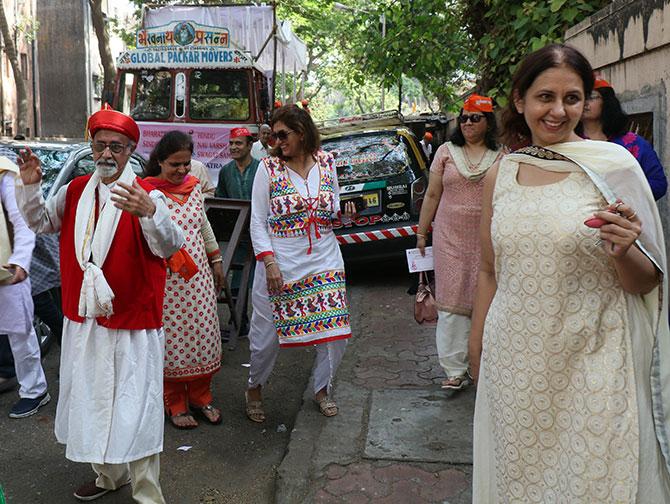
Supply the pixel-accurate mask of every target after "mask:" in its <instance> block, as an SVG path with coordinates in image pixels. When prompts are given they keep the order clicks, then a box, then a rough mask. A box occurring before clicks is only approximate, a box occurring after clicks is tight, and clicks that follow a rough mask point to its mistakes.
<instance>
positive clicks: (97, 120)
mask: <svg viewBox="0 0 670 504" xmlns="http://www.w3.org/2000/svg"><path fill="white" fill-rule="evenodd" d="M100 130H111V131H116V132H117V133H121V134H123V135H126V136H127V137H128V138H130V139H131V140H132V141H133V142H135V143H137V142H139V141H140V128H139V126H137V123H136V122H135V120H134V119H133V118H132V117H130V116H127V115H126V114H122V113H121V112H119V111H117V110H114V109H112V108H111V107H110V106H109V105H108V104H107V103H105V104H104V105H103V107H102V109H101V110H98V111H97V112H96V113H95V114H93V115H92V116H91V117H89V118H88V134H89V135H90V137H91V138H93V137H94V136H95V134H96V133H97V132H98V131H100Z"/></svg>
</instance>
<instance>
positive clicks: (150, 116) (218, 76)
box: [112, 21, 271, 177]
mask: <svg viewBox="0 0 670 504" xmlns="http://www.w3.org/2000/svg"><path fill="white" fill-rule="evenodd" d="M117 68H118V72H117V77H116V85H115V93H114V100H113V104H112V106H113V107H114V108H115V109H116V110H119V111H121V112H124V113H126V114H128V115H130V116H131V117H133V119H135V120H136V121H137V123H138V125H139V127H140V131H141V138H140V143H139V145H138V146H137V151H138V152H139V153H140V154H142V155H144V156H145V157H148V156H149V153H150V152H151V150H152V149H153V148H154V146H155V145H156V143H157V142H158V140H160V138H161V137H162V136H163V135H164V134H165V133H166V132H167V131H170V130H174V129H178V130H181V131H184V132H185V133H189V134H190V135H191V136H192V137H193V143H194V153H193V156H194V158H195V159H198V160H200V161H202V162H203V163H205V165H206V166H207V167H208V168H209V171H210V174H211V175H212V177H216V176H217V174H218V171H219V170H220V169H221V167H222V166H223V165H224V164H225V163H226V162H227V161H228V160H229V153H228V140H229V136H230V130H231V129H232V128H236V127H240V126H244V127H246V128H248V129H249V130H250V131H251V132H256V131H258V126H259V125H260V124H262V123H263V122H265V121H267V120H268V118H269V114H270V110H271V107H270V96H271V95H270V90H269V79H268V76H267V74H266V72H263V71H262V69H261V68H259V67H258V66H257V65H256V64H255V62H254V61H253V59H252V57H251V55H250V54H249V53H248V52H247V51H243V50H241V49H239V48H237V47H235V45H234V44H233V43H231V42H229V34H228V30H227V29H226V28H224V27H212V26H206V25H201V24H199V23H197V22H194V21H174V22H172V23H169V24H167V25H162V26H158V27H150V28H142V29H140V30H138V32H137V44H136V49H133V50H129V51H126V52H124V53H122V54H121V55H120V56H119V58H118V61H117Z"/></svg>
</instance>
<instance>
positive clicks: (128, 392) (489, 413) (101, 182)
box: [0, 44, 670, 504]
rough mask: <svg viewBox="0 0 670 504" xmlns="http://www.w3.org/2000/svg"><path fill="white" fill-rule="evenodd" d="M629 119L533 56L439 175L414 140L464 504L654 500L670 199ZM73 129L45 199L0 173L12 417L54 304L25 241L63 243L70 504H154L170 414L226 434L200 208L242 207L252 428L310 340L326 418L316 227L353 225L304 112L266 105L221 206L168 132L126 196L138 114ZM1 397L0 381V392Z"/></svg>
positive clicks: (340, 283) (1, 279)
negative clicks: (292, 354)
mask: <svg viewBox="0 0 670 504" xmlns="http://www.w3.org/2000/svg"><path fill="white" fill-rule="evenodd" d="M497 117H502V124H501V127H500V128H499V127H498V122H499V121H498V120H497ZM627 124H628V120H627V116H626V115H625V113H624V112H623V110H622V107H621V104H620V103H619V101H618V99H617V97H616V94H615V92H614V89H613V87H612V86H611V85H610V84H609V83H608V82H607V81H605V80H604V79H602V78H601V77H597V76H595V75H594V72H593V69H592V67H591V65H590V64H589V62H588V61H587V60H586V59H585V58H584V56H583V55H582V54H581V53H579V52H578V51H577V50H576V49H574V48H571V47H569V46H566V45H561V44H552V45H548V46H546V47H544V48H542V49H540V50H538V51H535V52H534V53H532V54H530V55H528V56H527V57H526V58H525V59H524V60H523V61H521V62H520V64H519V65H518V68H517V70H516V72H515V75H514V77H513V81H512V86H511V94H510V97H509V100H508V104H507V106H506V108H505V109H504V110H503V111H502V114H501V115H498V116H497V115H496V111H495V103H494V101H493V100H492V99H491V98H490V97H487V96H482V95H478V94H473V95H470V96H469V97H468V98H467V99H465V101H464V102H463V104H462V107H461V109H460V111H459V114H458V116H457V125H456V127H455V128H454V131H453V133H452V135H451V137H450V138H449V140H448V141H447V142H446V143H444V144H443V145H440V146H439V147H438V148H437V149H436V151H435V153H434V155H433V150H432V145H431V142H432V140H433V137H432V135H430V134H426V135H425V136H424V138H423V140H422V148H423V151H424V154H425V156H426V158H429V159H431V158H432V163H431V165H430V177H429V186H428V189H427V192H426V196H425V199H424V202H423V206H422V208H421V214H420V219H419V224H418V230H417V233H416V235H417V247H418V248H419V249H420V251H421V252H422V253H424V252H425V249H426V246H427V245H428V243H429V242H430V241H432V246H433V250H434V263H435V283H436V289H435V294H436V303H437V306H438V323H437V327H436V348H437V354H438V359H439V363H440V365H441V367H442V368H443V370H444V374H445V377H444V381H443V382H442V383H441V387H442V388H443V389H445V390H451V391H458V390H462V389H464V388H466V387H468V386H469V385H470V384H472V383H476V385H477V396H476V406H475V417H474V448H473V450H474V469H473V502H475V503H479V504H489V503H497V502H585V503H587V502H588V503H591V502H631V503H632V502H637V503H649V504H652V503H660V502H670V472H669V470H668V467H669V466H670V464H668V462H667V460H670V441H669V439H670V418H668V413H667V412H668V411H670V389H668V387H667V383H668V382H669V380H670V364H669V362H668V358H667V357H666V356H667V355H670V353H669V352H670V328H669V325H668V306H667V299H668V290H667V287H668V280H667V274H666V268H667V262H666V261H667V258H666V249H665V241H664V236H663V230H662V225H661V219H660V215H659V211H658V209H657V206H656V201H655V200H658V199H659V198H661V197H662V196H664V194H665V192H666V190H667V180H666V177H665V174H664V170H663V167H662V166H661V163H660V161H659V159H658V156H657V155H656V154H655V152H654V151H653V148H652V147H651V146H650V144H649V143H647V142H646V141H645V140H644V139H643V138H642V137H640V136H639V135H637V134H635V133H633V132H630V131H627V130H626V128H627ZM88 133H89V135H90V137H91V147H92V151H93V159H94V161H95V171H94V172H93V173H92V174H90V175H87V176H83V177H78V178H75V179H74V180H73V181H72V182H70V183H69V184H67V185H65V186H63V187H62V188H60V190H59V191H58V192H57V194H56V195H55V196H54V197H52V198H50V199H49V200H47V201H45V200H44V198H43V196H42V191H41V187H40V182H41V179H42V173H41V167H40V161H39V158H38V157H37V156H36V155H35V154H33V153H32V152H31V151H30V150H29V149H26V150H24V151H22V152H21V154H20V156H19V158H18V159H17V162H18V166H17V164H15V163H14V162H12V160H11V159H8V158H6V157H1V156H0V196H1V199H0V201H1V203H2V210H3V212H2V214H0V216H1V217H2V218H1V219H0V261H1V262H0V264H2V265H3V267H2V268H0V333H2V334H6V335H8V336H7V343H8V345H9V347H10V349H11V354H13V357H14V365H13V366H11V365H10V368H13V371H14V372H15V374H16V380H17V381H18V384H19V386H20V388H19V397H20V399H19V401H18V402H17V403H16V404H15V405H14V406H13V408H12V410H11V412H10V416H11V417H12V418H22V417H25V416H29V415H31V414H34V413H35V412H36V411H37V410H38V409H39V408H40V407H42V406H43V405H45V404H46V403H47V402H49V400H50V395H49V392H48V391H47V383H46V378H45V375H44V372H43V370H42V367H41V363H40V355H39V345H38V344H37V338H36V336H35V333H34V329H33V328H32V314H33V310H34V308H33V299H34V296H35V295H39V294H40V293H41V292H45V291H48V290H49V287H47V288H46V289H45V290H42V289H38V292H33V293H32V295H31V279H32V278H33V276H36V277H37V276H38V275H36V272H37V270H38V268H39V265H36V257H35V255H34V254H33V249H34V248H35V243H36V241H35V240H36V235H35V233H37V236H38V239H39V236H40V235H41V234H44V233H47V234H48V233H60V271H61V274H62V275H61V279H60V281H61V291H62V302H61V306H62V314H63V324H62V340H61V345H62V349H61V368H60V385H59V391H58V403H57V408H56V420H55V432H56V438H57V440H58V441H59V442H61V443H63V444H65V445H66V457H67V458H68V459H70V460H73V461H77V462H88V463H91V464H92V468H93V470H94V472H95V478H94V479H92V480H91V481H89V482H88V483H86V484H84V485H83V486H81V487H80V488H78V489H77V490H76V491H75V497H77V498H78V499H80V500H86V501H88V500H93V499H96V498H98V497H100V496H102V495H104V494H105V493H107V492H110V491H113V490H116V489H118V488H120V487H122V486H124V485H127V484H131V485H132V494H133V498H134V500H135V501H136V502H138V503H158V504H160V503H163V502H165V500H164V498H163V495H162V491H161V487H160V483H159V472H160V469H159V453H160V452H161V450H162V443H163V425H164V417H165V418H167V421H168V422H169V423H170V424H171V425H172V426H174V427H176V428H178V429H193V428H196V427H197V426H198V420H200V421H204V422H207V423H210V424H215V425H216V424H219V423H220V422H221V418H222V414H221V411H220V409H219V408H217V407H216V405H215V398H214V397H213V394H212V380H213V377H214V374H215V373H216V372H217V371H218V370H219V369H220V367H221V355H222V354H221V337H220V322H219V316H218V313H217V293H218V292H219V291H220V290H221V287H222V285H223V283H224V282H225V278H224V271H223V268H222V255H221V250H220V248H219V246H220V244H219V243H218V241H217V239H216V237H215V235H214V232H213V230H212V227H211V225H210V224H209V222H208V220H207V215H206V213H205V210H204V197H205V195H211V194H215V195H216V196H218V197H222V198H234V199H243V200H250V201H251V223H250V234H251V242H252V244H251V248H253V255H254V256H255V259H256V266H255V271H254V279H253V289H252V296H251V304H252V312H251V313H252V315H251V320H250V324H249V331H248V332H249V334H248V336H249V346H250V353H251V358H250V368H249V378H248V382H247V386H246V389H245V391H244V395H245V398H246V415H247V417H248V418H249V420H251V421H252V422H256V423H262V422H264V421H266V412H265V410H264V407H263V388H264V386H265V385H266V383H267V381H268V378H269V377H270V375H271V373H272V370H273V367H274V365H275V361H276V359H277V355H278V352H279V350H280V349H281V348H291V347H300V346H306V345H310V346H315V348H316V355H315V364H314V368H313V394H314V401H315V404H316V408H318V410H319V411H320V412H321V413H322V414H323V415H324V416H326V417H332V416H334V415H337V414H338V406H337V403H336V402H335V400H334V397H333V395H332V386H333V379H334V377H335V374H336V372H337V369H338V366H339V364H340V362H341V360H342V358H343V356H344V353H345V350H346V346H347V342H348V340H349V338H350V337H351V335H352V333H351V327H350V324H349V306H348V301H347V295H346V276H345V268H344V262H343V259H342V254H341V253H340V249H339V245H338V242H337V240H336V238H335V235H334V233H333V220H334V219H338V220H340V221H343V222H345V223H346V222H347V221H348V220H350V219H352V218H354V217H355V215H356V208H355V206H354V204H353V203H352V202H347V203H345V204H343V203H341V201H340V197H339V186H338V178H337V171H336V168H335V163H334V160H333V157H332V156H331V155H330V154H328V153H326V152H324V151H323V150H321V144H320V137H319V132H318V130H317V128H316V126H315V124H314V122H313V120H312V118H311V115H310V113H309V110H308V109H307V108H306V107H302V108H301V107H298V106H294V105H287V106H282V107H279V108H277V109H276V110H275V111H274V114H273V116H272V121H271V124H270V125H263V126H262V127H261V128H260V134H259V139H258V140H257V141H254V137H253V135H252V134H251V132H250V131H249V130H248V129H246V128H243V127H242V128H235V129H233V130H232V131H231V134H230V154H231V158H232V160H231V161H230V163H228V164H227V165H226V166H224V167H223V169H222V170H221V172H220V174H219V179H218V183H217V185H216V186H213V185H212V184H211V182H209V177H208V176H207V173H206V171H205V170H206V169H205V168H204V167H203V165H202V164H201V163H197V162H196V161H195V160H193V159H192V156H193V141H192V139H191V137H190V136H189V135H187V134H185V133H181V132H179V131H172V132H169V133H166V134H165V135H164V136H163V137H162V138H161V140H160V141H159V142H158V143H157V145H156V146H155V148H154V150H153V152H152V153H151V156H150V159H149V161H148V164H147V166H146V175H147V176H146V177H145V178H138V177H137V176H136V175H135V174H134V173H133V171H132V169H131V167H130V165H129V164H128V160H129V158H130V155H131V154H132V152H133V151H134V149H135V148H136V146H137V143H138V141H139V138H140V131H139V128H138V126H137V124H136V123H135V121H134V120H133V119H132V118H130V117H129V116H126V115H124V114H122V113H120V112H117V111H115V110H111V109H108V108H105V109H103V110H101V111H99V112H97V113H95V114H93V115H92V116H91V117H90V119H89V121H88ZM196 173H197V174H196ZM431 239H432V240H431ZM251 248H250V247H248V246H244V245H243V246H241V247H240V248H239V249H238V250H237V251H235V254H239V255H241V256H243V255H249V254H251V253H252V250H251ZM31 261H32V265H31ZM29 273H30V274H29ZM232 282H233V287H235V285H237V286H239V277H238V278H237V279H235V278H233V280H232ZM236 282H237V283H236ZM49 285H52V284H49ZM238 294H239V293H238ZM35 306H37V305H35ZM0 351H2V341H0ZM5 353H7V351H6V350H5ZM0 373H9V372H8V371H7V370H5V369H3V368H0ZM8 379H10V378H9V377H8V376H7V375H5V374H0V386H2V384H3V381H2V380H8ZM92 405H93V406H92Z"/></svg>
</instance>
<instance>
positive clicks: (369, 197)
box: [363, 193, 379, 208]
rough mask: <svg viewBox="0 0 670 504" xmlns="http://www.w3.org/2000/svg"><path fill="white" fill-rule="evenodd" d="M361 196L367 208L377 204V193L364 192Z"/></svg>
mask: <svg viewBox="0 0 670 504" xmlns="http://www.w3.org/2000/svg"><path fill="white" fill-rule="evenodd" d="M363 198H364V199H365V202H366V203H367V206H368V208H370V207H376V206H379V193H370V194H364V195H363Z"/></svg>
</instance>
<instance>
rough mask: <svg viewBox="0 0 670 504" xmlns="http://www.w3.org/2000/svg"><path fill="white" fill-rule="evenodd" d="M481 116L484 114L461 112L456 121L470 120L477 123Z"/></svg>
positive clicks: (462, 122) (460, 122) (464, 121)
mask: <svg viewBox="0 0 670 504" xmlns="http://www.w3.org/2000/svg"><path fill="white" fill-rule="evenodd" d="M483 118H484V116H483V115H480V114H461V115H459V116H458V122H459V124H465V123H466V122H468V121H470V122H472V123H473V124H477V123H478V122H479V121H481V120H482V119H483Z"/></svg>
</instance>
